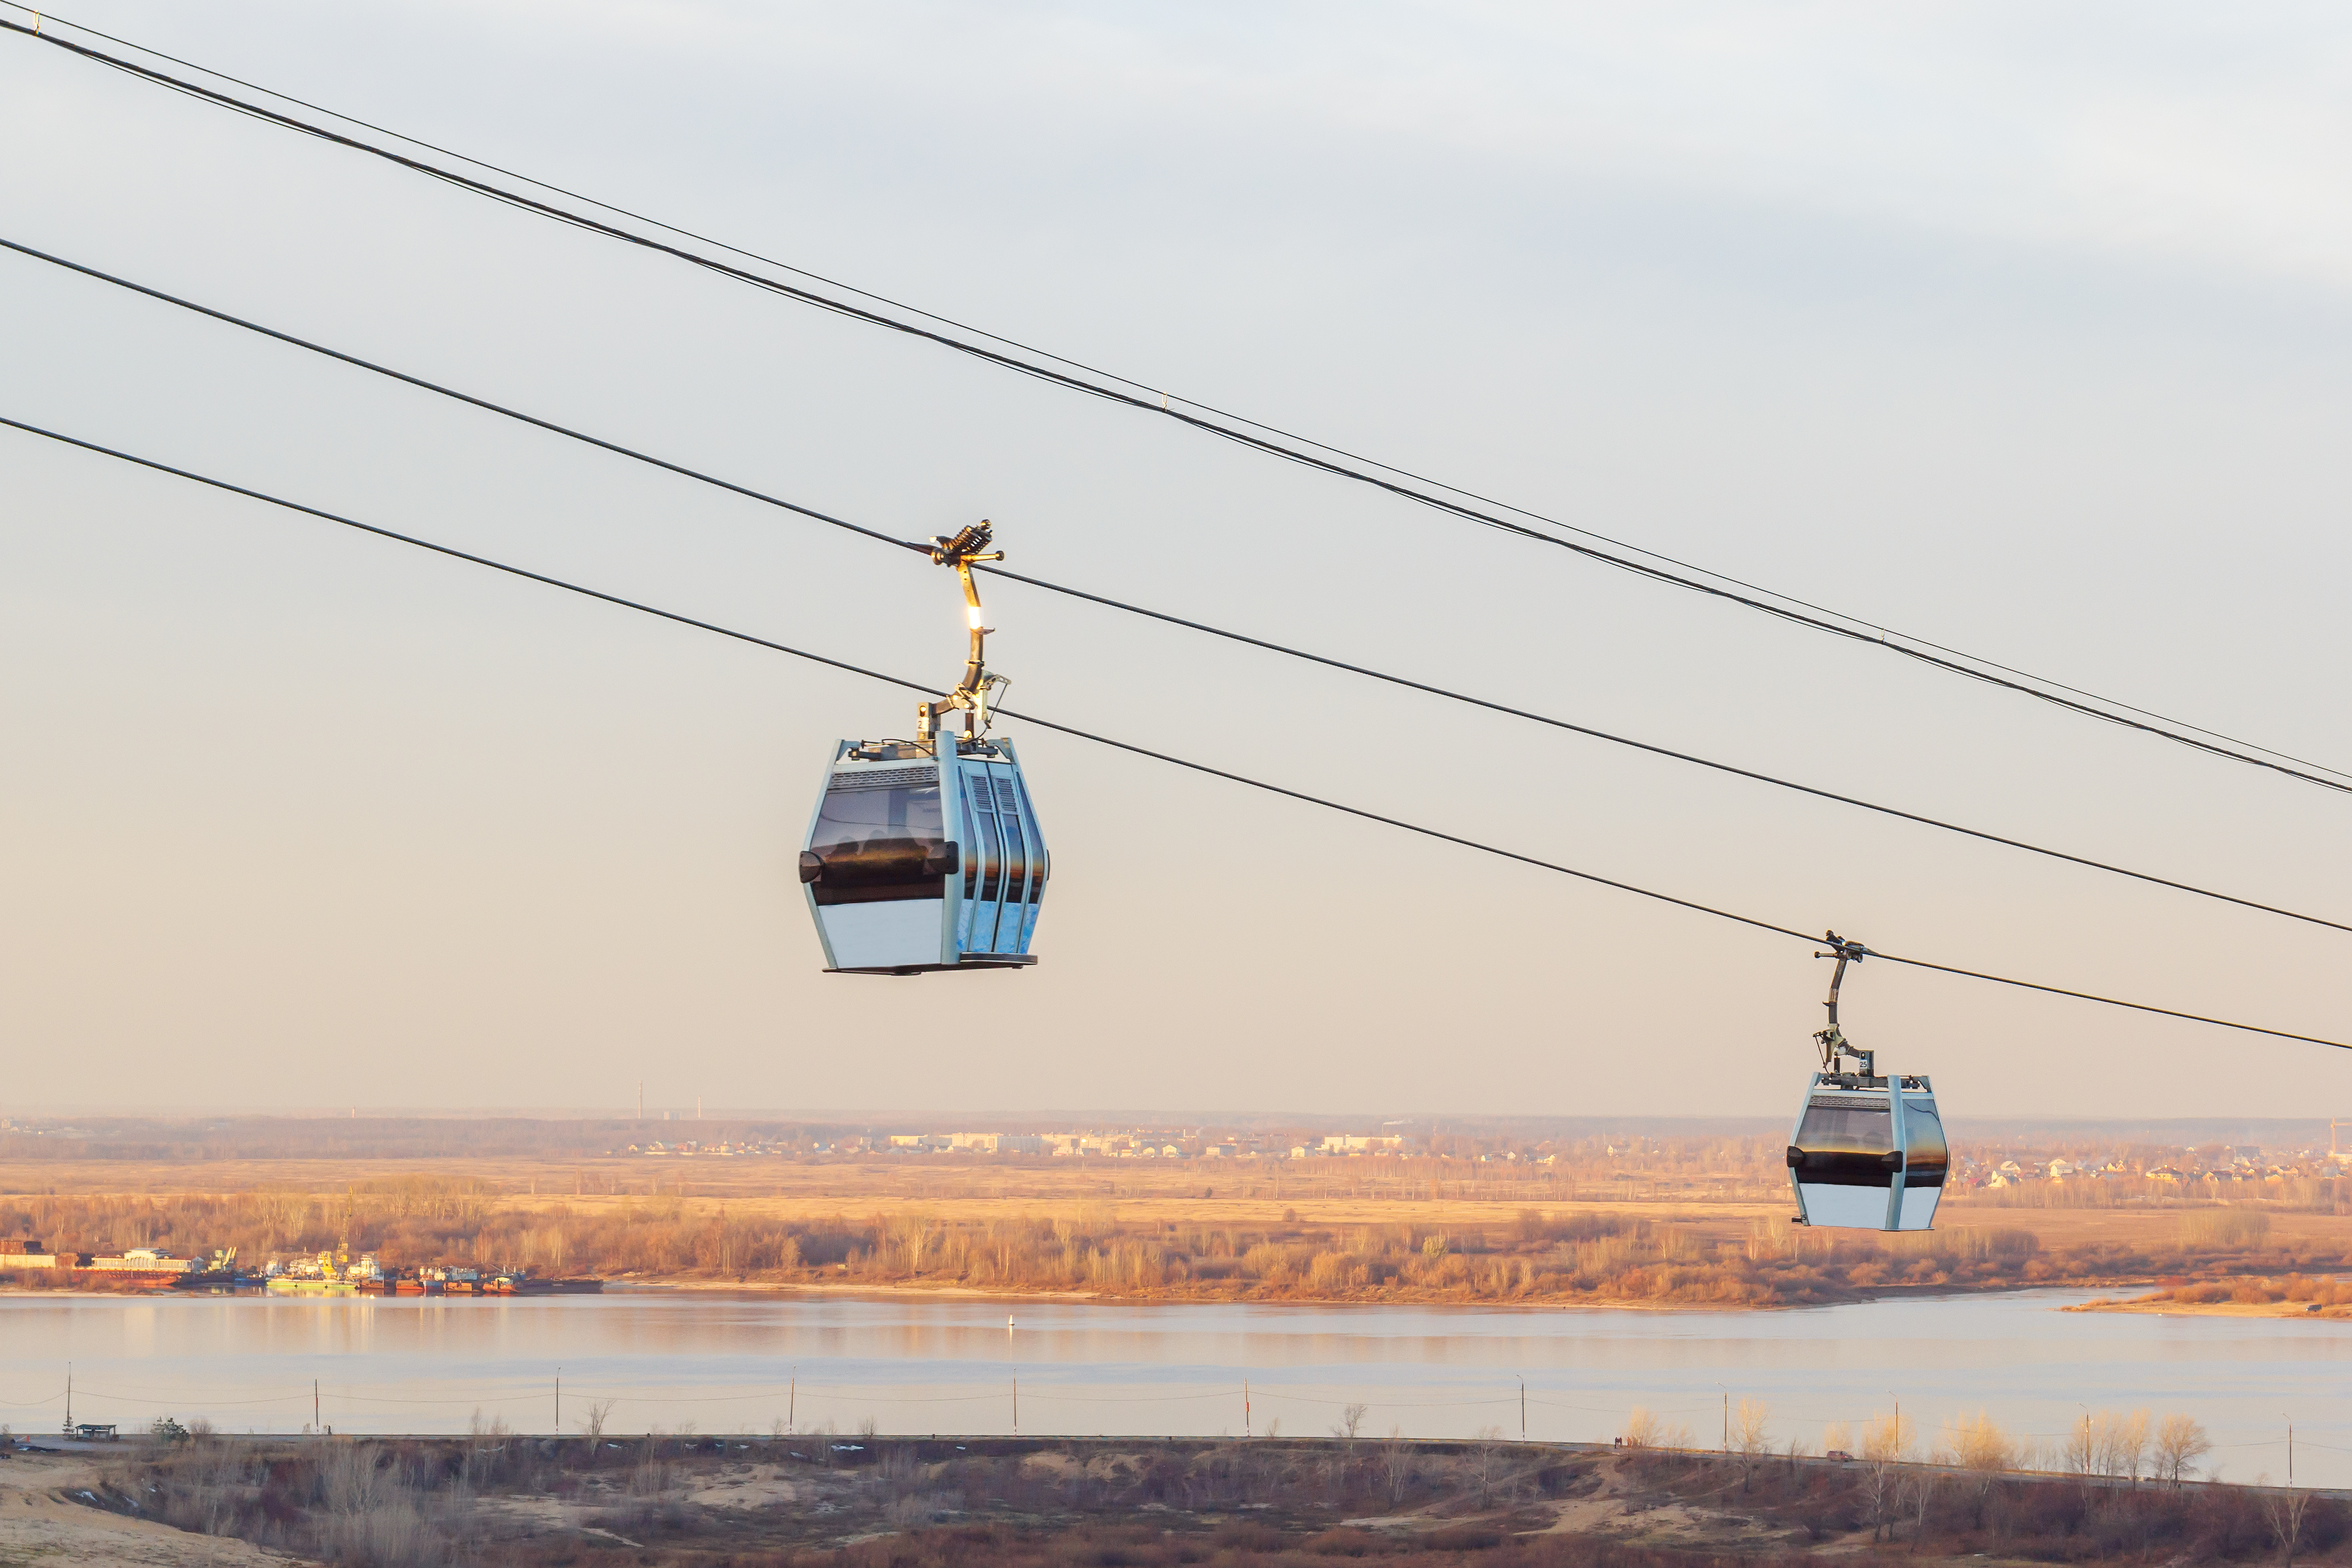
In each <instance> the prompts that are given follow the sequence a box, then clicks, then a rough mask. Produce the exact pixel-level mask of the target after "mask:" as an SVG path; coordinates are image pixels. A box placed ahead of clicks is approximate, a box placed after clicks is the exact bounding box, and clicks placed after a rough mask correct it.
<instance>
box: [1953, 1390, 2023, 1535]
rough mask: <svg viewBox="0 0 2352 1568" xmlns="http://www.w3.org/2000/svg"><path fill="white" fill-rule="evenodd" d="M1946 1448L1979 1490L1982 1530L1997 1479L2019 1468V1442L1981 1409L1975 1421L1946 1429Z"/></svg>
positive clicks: (1977, 1501)
mask: <svg viewBox="0 0 2352 1568" xmlns="http://www.w3.org/2000/svg"><path fill="white" fill-rule="evenodd" d="M1944 1448H1945V1450H1946V1452H1947V1453H1948V1454H1949V1456H1950V1457H1951V1461H1952V1463H1953V1464H1955V1465H1957V1466H1958V1467H1959V1469H1962V1470H1965V1471H1966V1472H1967V1473H1968V1476H1969V1486H1970V1487H1971V1489H1972V1490H1973V1491H1974V1493H1975V1497H1974V1499H1973V1500H1974V1502H1975V1505H1976V1509H1975V1524H1976V1528H1977V1529H1979V1530H1982V1529H1983V1528H1984V1516H1985V1502H1986V1500H1988V1499H1989V1498H1990V1496H1991V1495H1992V1484H1993V1482H1995V1481H1996V1480H1999V1479H2000V1477H2001V1475H2002V1473H2003V1472H2004V1471H2007V1470H2013V1469H2016V1468H2017V1444H2016V1441H2015V1440H2014V1439H2012V1438H2011V1437H2010V1435H2009V1434H2008V1433H2006V1432H2004V1431H2002V1430H2001V1429H2000V1427H1996V1426H1994V1425H1993V1424H1992V1419H1991V1417H1990V1416H1987V1415H1986V1414H1985V1413H1984V1412H1983V1411H1981V1410H1979V1411H1978V1412H1977V1418H1976V1419H1975V1420H1974V1421H1962V1422H1958V1423H1957V1424H1955V1425H1953V1426H1950V1427H1946V1428H1945V1435H1944Z"/></svg>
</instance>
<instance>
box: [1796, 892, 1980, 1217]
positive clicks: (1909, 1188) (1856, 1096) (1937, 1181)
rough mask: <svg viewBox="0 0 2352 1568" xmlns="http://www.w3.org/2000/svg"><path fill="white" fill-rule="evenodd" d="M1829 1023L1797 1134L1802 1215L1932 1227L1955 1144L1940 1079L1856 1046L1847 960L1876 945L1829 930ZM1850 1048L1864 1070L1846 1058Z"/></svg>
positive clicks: (1855, 959)
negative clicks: (1843, 1014) (1893, 1068)
mask: <svg viewBox="0 0 2352 1568" xmlns="http://www.w3.org/2000/svg"><path fill="white" fill-rule="evenodd" d="M1829 943H1830V951H1829V952H1827V953H1823V954H1821V955H1818V956H1821V957H1824V958H1835V959H1836V960H1837V968H1836V970H1835V971H1834V972H1833V973H1832V975H1831V976H1830V998H1829V1004H1828V1005H1829V1013H1830V1019H1829V1027H1828V1028H1827V1029H1825V1030H1821V1031H1820V1032H1819V1033H1817V1034H1815V1035H1814V1036H1813V1039H1814V1040H1816V1041H1818V1042H1819V1043H1820V1045H1821V1051H1822V1070H1821V1071H1819V1072H1816V1073H1814V1074H1813V1076H1812V1081H1811V1082H1810V1083H1808V1084H1807V1085H1806V1086H1805V1101H1804V1103H1803V1104H1802V1105H1801V1106H1799V1107H1798V1110H1797V1124H1796V1128H1795V1130H1794V1131H1793V1132H1791V1133H1790V1134H1789V1139H1790V1142H1789V1185H1790V1187H1791V1188H1793V1189H1794V1190H1795V1192H1796V1195H1797V1219H1798V1223H1800V1224H1802V1225H1820V1226H1833V1227H1843V1228H1852V1229H1857V1230H1926V1229H1927V1228H1929V1226H1930V1225H1931V1224H1933V1222H1934V1220H1935V1218H1936V1203H1937V1199H1938V1198H1940V1197H1942V1196H1943V1193H1944V1176H1945V1174H1946V1172H1947V1171H1948V1169H1949V1167H1950V1165H1951V1152H1950V1148H1949V1146H1948V1145H1947V1144H1946V1142H1945V1139H1944V1124H1943V1121H1942V1119H1941V1118H1940V1117H1939V1116H1938V1115H1937V1113H1936V1091H1935V1086H1934V1085H1933V1084H1931V1083H1929V1082H1928V1081H1927V1076H1926V1075H1925V1074H1923V1073H1895V1072H1890V1073H1886V1074H1884V1075H1881V1074H1880V1073H1879V1072H1878V1071H1877V1052H1875V1051H1861V1050H1857V1049H1856V1048H1855V1047H1854V1046H1853V1045H1851V1044H1849V1043H1847V1040H1846V1038H1845V1036H1844V1035H1843V1033H1842V1032H1840V1030H1839V1029H1838V987H1839V985H1840V984H1841V983H1842V982H1843V980H1844V979H1845V967H1846V965H1847V964H1849V963H1855V964H1858V963H1860V962H1861V961H1862V960H1863V959H1864V957H1866V956H1868V955H1869V951H1870V950H1869V949H1868V948H1866V947H1864V946H1863V945H1862V944H1861V943H1859V942H1848V941H1844V940H1843V939H1842V938H1840V937H1839V936H1838V934H1837V933H1836V932H1834V931H1832V932H1831V933H1830V934H1829ZM1841 1057H1851V1058H1853V1061H1855V1063H1856V1064H1857V1065H1858V1067H1859V1069H1860V1071H1841V1070H1840V1068H1839V1058H1841Z"/></svg>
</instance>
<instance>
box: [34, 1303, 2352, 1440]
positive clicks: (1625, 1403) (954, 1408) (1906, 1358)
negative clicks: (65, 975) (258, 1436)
mask: <svg viewBox="0 0 2352 1568" xmlns="http://www.w3.org/2000/svg"><path fill="white" fill-rule="evenodd" d="M2082 1299H2084V1296H2083V1293H2082V1292H2076V1291H2031V1292H2025V1293H2022V1294H2017V1295H2005V1296H1972V1297H1966V1296H1964V1297H1948V1298H1944V1299H1940V1300H1927V1301H1920V1300H1906V1301H1874V1302H1864V1303H1860V1304H1856V1305H1851V1306H1839V1307H1826V1308H1819V1309H1813V1310H1808V1311H1802V1312H1590V1311H1583V1312H1562V1311H1557V1310H1555V1311H1550V1312H1541V1311H1532V1312H1529V1311H1521V1312H1507V1311H1483V1310H1465V1309H1459V1308H1456V1309H1450V1310H1438V1309H1432V1308H1418V1307H1309V1306H1297V1307H1292V1306H1239V1305H1202V1306H1085V1305H1075V1304H1049V1303H1045V1302H1034V1301H1033V1302H1015V1303H1010V1304H1008V1303H1006V1302H1003V1301H979V1300H948V1301H942V1300H921V1299H908V1298H898V1297H889V1298H880V1299H874V1298H856V1297H821V1298H806V1297H790V1296H769V1295H734V1294H714V1293H704V1292H696V1293H690V1294H689V1293H680V1294H667V1293H656V1292H630V1293H619V1294H613V1295H605V1296H568V1297H562V1296H559V1297H530V1298H521V1299H514V1298H509V1299H505V1300H499V1299H495V1298H493V1299H488V1300H459V1301H446V1300H441V1299H437V1298H436V1299H416V1298H397V1297H395V1298H391V1299H385V1298H381V1297H360V1298H352V1299H345V1300H340V1301H299V1300H298V1301H288V1300H282V1299H267V1298H255V1297H194V1298H156V1297H133V1298H121V1297H62V1298H61V1297H54V1296H15V1297H6V1298H0V1420H6V1421H8V1422H10V1423H11V1424H13V1425H14V1426H15V1427H16V1429H17V1430H18V1431H20V1432H35V1431H48V1430H54V1429H55V1428H56V1427H57V1426H58V1423H59V1422H61V1421H62V1420H63V1418H64V1413H65V1412H64V1397H63V1396H64V1387H65V1379H66V1364H67V1363H68V1362H71V1363H72V1364H73V1381H74V1396H73V1403H74V1416H75V1418H76V1419H77V1420H85V1421H87V1420H99V1421H115V1422H120V1423H121V1424H123V1425H124V1426H125V1427H131V1426H143V1425H144V1424H145V1423H147V1422H148V1421H150V1420H152V1418H153V1417H155V1416H159V1415H164V1414H171V1415H175V1416H179V1417H180V1418H181V1419H183V1420H186V1419H189V1418H191V1417H194V1416H205V1417H207V1418H209V1419H210V1420H211V1421H212V1422H213V1423H214V1424H215V1426H217V1427H222V1428H224V1429H226V1430H232V1431H245V1430H248V1429H249V1430H254V1431H277V1432H286V1431H299V1430H301V1429H302V1427H303V1426H304V1425H305V1424H306V1423H308V1422H309V1421H310V1418H311V1410H312V1384H313V1380H314V1379H315V1380H316V1383H317V1390H318V1392H317V1398H318V1407H319V1410H320V1417H321V1419H322V1420H323V1421H324V1422H325V1423H326V1424H328V1425H331V1426H332V1427H334V1428H335V1429H336V1430H338V1431H342V1432H446V1431H462V1430H463V1429H465V1427H466V1426H467V1422H468V1421H469V1419H471V1417H472V1416H473V1415H474V1413H475V1412H476V1411H480V1412H481V1413H483V1414H484V1415H485V1416H498V1417H502V1418H504V1419H505V1420H506V1421H508V1422H509V1424H511V1425H512V1426H514V1427H517V1428H519V1429H522V1430H528V1431H548V1430H551V1429H552V1428H553V1427H554V1424H555V1422H556V1419H557V1416H556V1408H555V1399H556V1379H557V1377H558V1375H559V1369H560V1375H561V1376H562V1401H563V1408H562V1424H563V1427H564V1428H565V1429H567V1430H572V1429H576V1428H577V1427H578V1425H579V1423H580V1421H581V1419H582V1418H583V1417H584V1416H586V1415H587V1412H588V1407H589V1405H590V1403H591V1401H604V1400H610V1401H612V1404H613V1410H612V1416H611V1427H612V1429H613V1430H615V1431H624V1432H642V1431H645V1430H646V1429H647V1428H648V1427H664V1428H667V1429H670V1430H677V1429H678V1428H679V1427H687V1426H691V1427H694V1428H695V1429H697V1430H699V1431H704V1432H718V1431H732V1432H743V1431H761V1432H764V1431H768V1430H770V1429H772V1426H773V1424H774V1423H777V1422H780V1421H786V1420H790V1421H793V1422H794V1423H796V1424H797V1426H798V1427H801V1428H802V1429H808V1428H811V1427H817V1426H820V1425H822V1424H824V1423H827V1422H831V1423H833V1424H835V1426H837V1427H839V1428H840V1429H841V1430H844V1431H849V1430H854V1429H855V1428H856V1427H859V1426H860V1425H862V1424H863V1423H864V1422H866V1421H867V1420H871V1421H873V1422H874V1423H875V1424H876V1425H877V1427H878V1428H879V1429H880V1430H882V1431H885V1432H1007V1431H1010V1430H1012V1429H1013V1420H1014V1408H1013V1401H1014V1391H1015V1384H1016V1380H1017V1384H1018V1397H1019V1420H1020V1427H1021V1430H1022V1431H1024V1433H1032V1434H1043V1433H1084V1434H1093V1433H1105V1434H1115V1433H1156V1434H1170V1433H1181V1434H1199V1435H1215V1434H1218V1433H1225V1432H1230V1433H1234V1434H1239V1433H1240V1432H1242V1431H1243V1429H1244V1421H1245V1420H1246V1421H1247V1423H1248V1425H1249V1427H1250V1428H1251V1429H1253V1430H1255V1431H1256V1432H1259V1433H1264V1432H1265V1431H1267V1430H1268V1429H1270V1428H1271V1427H1274V1426H1275V1424H1276V1423H1277V1422H1278V1423H1279V1424H1280V1430H1282V1431H1283V1432H1286V1433H1290V1434H1294V1435H1297V1434H1316V1435H1319V1434H1321V1433H1323V1432H1324V1431H1326V1430H1328V1428H1329V1427H1330V1426H1331V1425H1332V1423H1333V1422H1335V1421H1337V1420H1338V1419H1339V1412H1340V1410H1341V1409H1342V1408H1343V1407H1344V1406H1347V1405H1349V1404H1350V1403H1355V1402H1361V1403H1363V1404H1365V1405H1367V1406H1370V1413H1369V1415H1368V1416H1367V1418H1366V1421H1365V1429H1366V1430H1367V1431H1368V1432H1374V1433H1383V1434H1384V1433H1386V1432H1388V1431H1389V1430H1390V1429H1391V1427H1401V1428H1402V1430H1403V1431H1404V1432H1405V1433H1406V1434H1408V1435H1410V1436H1416V1437H1466V1436H1470V1435H1473V1434H1475V1433H1476V1432H1478V1431H1480V1430H1482V1429H1484V1428H1486V1427H1499V1428H1500V1429H1501V1430H1502V1431H1503V1432H1504V1433H1505V1434H1506V1435H1508V1436H1513V1437H1516V1436H1517V1434H1518V1431H1519V1427H1520V1418H1521V1409H1522V1406H1521V1397H1520V1387H1521V1380H1522V1378H1524V1380H1525V1387H1526V1401H1525V1416H1526V1423H1527V1432H1528V1436H1529V1437H1537V1438H1545V1437H1555V1438H1587V1439H1590V1438H1604V1439H1605V1438H1606V1437H1610V1436H1611V1435H1612V1434H1614V1433H1616V1432H1617V1431H1619V1430H1621V1429H1622V1427H1623V1424H1624V1420H1625V1416H1626V1412H1627V1410H1628V1409H1629V1408H1630V1407H1631V1406H1635V1405H1641V1406H1647V1407H1648V1408H1650V1409H1653V1410H1655V1411H1657V1412H1659V1413H1660V1414H1661V1415H1663V1416H1666V1417H1667V1419H1668V1420H1669V1421H1670V1422H1672V1423H1681V1424H1685V1425H1687V1426H1688V1427H1689V1428H1690V1429H1691V1432H1692V1434H1693V1437H1694V1438H1695V1439H1696V1441H1698V1442H1700V1443H1712V1442H1714V1441H1716V1440H1717V1437H1718V1435H1719V1432H1720V1426H1721V1409H1722V1401H1723V1398H1724V1396H1726V1395H1728V1396H1729V1397H1730V1399H1731V1400H1732V1402H1733V1403H1734V1404H1735V1405H1736V1404H1737V1403H1738V1401H1739V1400H1740V1399H1743V1398H1746V1399H1756V1400H1760V1401H1762V1402H1764V1403H1765V1404H1767V1405H1769V1406H1770V1408H1771V1411H1772V1417H1773V1430H1774V1432H1775V1434H1776V1436H1777V1437H1780V1438H1781V1439H1782V1440H1785V1439H1786V1438H1787V1437H1790V1436H1801V1437H1803V1438H1804V1439H1805V1440H1806V1441H1807V1442H1809V1443H1811V1444H1812V1445H1814V1446H1816V1447H1818V1446H1819V1445H1820V1443H1821V1439H1822V1428H1823V1427H1824V1426H1825V1425H1826V1424H1828V1423H1830V1422H1833V1421H1841V1420H1843V1421H1850V1422H1853V1423H1856V1424H1859V1423H1861V1422H1863V1421H1865V1420H1867V1419H1868V1418H1869V1417H1870V1416H1872V1414H1873V1413H1874V1412H1883V1411H1885V1410H1887V1409H1889V1408H1890V1407H1891V1406H1893V1404H1894V1402H1895V1400H1896V1399H1898V1398H1899V1399H1900V1400H1901V1402H1902V1405H1903V1409H1904V1412H1905V1414H1906V1416H1911V1417H1912V1418H1913V1419H1914V1421H1915V1422H1916V1424H1917V1425H1918V1427H1919V1428H1920V1431H1921V1434H1922V1436H1923V1437H1928V1438H1932V1437H1933V1436H1934V1433H1935V1430H1936V1428H1937V1425H1938V1424H1939V1423H1940V1422H1941V1421H1942V1420H1943V1419H1944V1418H1946V1417H1948V1416H1958V1415H1962V1414H1966V1415H1971V1416H1972V1415H1974V1414H1975V1412H1976V1411H1977V1410H1979V1408H1981V1409H1983V1410H1986V1411H1988V1412H1989V1413H1990V1415H1991V1416H1993V1418H1994V1419H1995V1420H1997V1421H1999V1422H2000V1423H2001V1424H2003V1425H2004V1426H2006V1427H2010V1428H2011V1429H2013V1430H2019V1431H2023V1432H2027V1433H2032V1434H2035V1435H2038V1436H2042V1437H2051V1438H2055V1437H2058V1436H2059V1435H2060V1434H2062V1433H2063V1431H2064V1429H2065V1428H2066V1427H2067V1426H2068V1425H2069V1423H2071V1422H2076V1421H2079V1420H2080V1419H2081V1418H2082V1415H2083V1406H2089V1407H2090V1408H2091V1409H2093V1410H2099V1409H2107V1408H2114V1409H2133V1408H2138V1407H2143V1406H2145V1407H2149V1408H2152V1409H2154V1410H2155V1411H2157V1412H2158V1414H2159V1415H2160V1414H2162V1413H2163V1412H2166V1411H2168V1410H2181V1411H2186V1412H2188V1413H2189V1414H2191V1415H2194V1416H2197V1417H2198V1418H2199V1419H2200V1420H2202V1421H2203V1422H2204V1423H2205V1425H2206V1427H2207V1429H2208V1430H2209V1431H2210V1433H2211V1434H2212V1437H2213V1439H2214V1441H2215V1443H2216V1444H2217V1445H2220V1447H2219V1448H2217V1451H2216V1453H2215V1455H2214V1459H2215V1460H2216V1461H2217V1462H2218V1463H2220V1464H2221V1467H2222V1469H2223V1470H2224V1473H2226V1474H2228V1475H2230V1476H2231V1477H2234V1478H2237V1479H2252V1478H2253V1477H2254V1476H2255V1475H2257V1474H2258V1473H2268V1474H2270V1475H2272V1476H2273V1477H2283V1476H2284V1473H2285V1469H2286V1446H2285V1422H2286V1418H2287V1417H2288V1416H2293V1417H2294V1424H2295V1455H2294V1461H2295V1462H2294V1469H2295V1479H2296V1480H2297V1481H2299V1482H2300V1481H2311V1482H2317V1483H2321V1484H2327V1485H2338V1486H2340V1485H2347V1484H2352V1325H2347V1324H2344V1323H2341V1322H2336V1323H2323V1322H2292V1321H2287V1320H2282V1319H2233V1318H2197V1317H2178V1318H2158V1317H2140V1316H2119V1315H2112V1314H2105V1313H2098V1314H2094V1313H2080V1312H2057V1311H2055V1310H2053V1309H2055V1308H2056V1307H2058V1306H2060V1305H2063V1304H2064V1303H2066V1302H2068V1301H2079V1300H2082ZM1008 1310H1009V1311H1010V1312H1011V1314H1012V1316H1013V1327H1011V1328H1010V1329H1008V1328H1007V1326H1006V1321H1005V1320H1006V1314H1007V1312H1008ZM1244 1383H1246V1385H1247V1388H1248V1394H1247V1405H1248V1408H1247V1411H1246V1413H1245V1412H1244V1392H1243V1390H1244Z"/></svg>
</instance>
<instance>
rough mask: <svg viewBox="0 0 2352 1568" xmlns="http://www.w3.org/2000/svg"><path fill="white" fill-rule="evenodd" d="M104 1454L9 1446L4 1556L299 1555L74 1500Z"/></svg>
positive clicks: (2, 1518) (214, 1559) (283, 1559)
mask: <svg viewBox="0 0 2352 1568" xmlns="http://www.w3.org/2000/svg"><path fill="white" fill-rule="evenodd" d="M98 1469H99V1462H98V1460H96V1459H95V1458H91V1457H89V1456H88V1455H84V1454H70V1453H68V1454H18V1453H12V1454H9V1455H8V1456H7V1457H6V1458H5V1459H0V1563H89V1564H93V1565H95V1568H116V1565H117V1564H122V1565H125V1568H133V1565H135V1568H236V1565H239V1564H260V1563H277V1564H280V1565H281V1568H282V1565H284V1564H289V1563H306V1562H308V1561H309V1559H307V1558H299V1557H289V1556H286V1555H285V1554H283V1553H281V1552H265V1551H263V1550H262V1549H261V1548H259V1547H257V1546H255V1545H253V1544H251V1543H250V1542H243V1541H238V1540H236V1539H235V1538H233V1537H229V1536H215V1535H194V1534H190V1533H189V1532H188V1531H182V1530H174V1529H173V1528H172V1527H171V1526H170V1525H168V1524H160V1523H157V1522H156V1521H153V1520H146V1519H126V1518H124V1517H123V1516H122V1515H121V1514H117V1513H108V1512H106V1511H104V1510H102V1509H96V1508H90V1507H89V1506H87V1505H85V1504H83V1503H81V1502H78V1501H76V1500H74V1493H75V1491H76V1490H79V1489H81V1488H85V1487H89V1486H92V1485H94V1484H95V1483H96V1481H97V1479H98Z"/></svg>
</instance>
